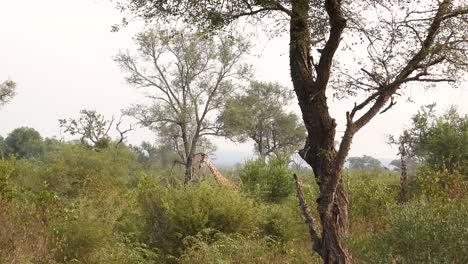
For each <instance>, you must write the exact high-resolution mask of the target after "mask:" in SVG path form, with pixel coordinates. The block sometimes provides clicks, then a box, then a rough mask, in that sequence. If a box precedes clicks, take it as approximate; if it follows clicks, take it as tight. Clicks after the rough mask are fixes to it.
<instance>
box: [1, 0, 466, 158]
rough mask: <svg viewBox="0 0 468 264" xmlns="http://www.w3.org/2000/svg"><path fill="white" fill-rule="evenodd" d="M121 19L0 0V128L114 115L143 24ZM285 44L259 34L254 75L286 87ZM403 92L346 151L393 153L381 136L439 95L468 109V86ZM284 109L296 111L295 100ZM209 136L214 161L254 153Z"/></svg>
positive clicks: (59, 2) (336, 111) (127, 93)
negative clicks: (2, 100)
mask: <svg viewBox="0 0 468 264" xmlns="http://www.w3.org/2000/svg"><path fill="white" fill-rule="evenodd" d="M121 18H122V17H121V14H120V13H119V12H118V11H117V10H116V9H114V7H113V5H112V3H109V1H107V0H41V1H38V0H0V38H1V39H2V41H0V80H5V79H12V80H14V81H15V82H17V83H18V89H17V96H16V97H15V98H14V99H13V101H12V102H10V103H9V104H7V105H6V106H4V107H3V108H1V109H0V135H2V136H6V135H7V134H8V133H9V132H10V131H11V130H13V129H14V128H17V127H21V126H29V127H34V128H35V129H37V130H38V131H39V132H40V133H41V134H42V135H43V136H45V137H52V136H57V137H60V136H61V135H60V129H59V127H58V121H57V120H58V119H59V118H68V117H75V116H77V114H78V112H79V110H81V109H83V108H88V109H96V110H97V111H98V112H100V113H103V114H104V115H106V116H108V117H111V116H112V115H115V116H118V115H119V113H120V110H121V109H124V108H126V107H128V106H129V105H131V104H132V103H137V102H138V101H141V100H142V96H141V95H140V94H139V93H138V92H137V91H136V90H135V89H134V88H133V87H130V86H128V85H126V84H125V81H124V74H123V73H122V72H121V71H120V69H119V68H118V67H117V65H116V63H115V62H114V61H113V59H112V57H113V56H114V55H115V54H117V52H118V51H119V50H125V49H127V48H131V46H132V39H131V38H132V37H133V36H134V34H135V33H137V32H138V31H139V30H141V29H142V28H141V25H137V24H132V25H130V26H129V27H127V28H125V29H124V30H122V31H120V32H118V33H111V32H110V29H111V25H113V24H116V23H118V22H119V21H120V20H121ZM288 47H289V46H288V42H287V38H278V39H274V40H271V41H261V44H260V45H259V46H258V47H257V48H256V49H255V50H256V54H257V55H259V56H257V57H255V58H254V59H252V61H251V62H252V63H253V64H254V67H255V69H256V71H257V77H258V78H259V79H261V80H264V81H278V82H280V83H282V84H284V85H287V86H288V87H291V84H290V77H289V63H288ZM407 94H410V95H412V98H413V100H414V101H415V103H409V102H404V100H401V101H399V102H398V104H397V105H396V106H395V107H394V108H393V109H391V110H390V111H388V112H387V113H385V114H383V115H379V116H377V117H376V118H375V119H374V120H372V121H371V123H370V124H369V125H367V126H366V127H364V128H363V129H362V130H361V131H360V132H359V133H358V134H357V135H356V137H355V139H354V143H353V146H352V149H351V153H350V155H351V156H357V155H363V154H367V155H371V156H374V157H377V158H380V159H391V158H393V157H395V155H396V152H397V150H396V148H391V147H390V146H388V145H387V144H386V143H385V142H386V136H385V135H387V134H398V133H400V132H401V130H402V129H403V128H405V127H406V126H408V125H409V124H410V120H409V118H410V117H411V116H412V115H413V114H414V113H416V111H417V110H418V109H419V107H420V106H421V105H424V104H429V103H432V102H437V104H438V108H437V109H438V111H443V110H445V109H447V108H448V106H449V105H451V104H455V105H458V106H459V108H460V110H461V111H462V112H464V113H466V112H468V106H467V105H466V103H465V102H466V101H467V94H468V85H464V88H463V89H452V88H449V87H441V88H439V89H436V90H430V91H427V92H425V91H421V90H420V89H417V88H413V89H412V90H409V91H408V92H407ZM353 103H354V100H347V101H333V102H331V103H330V109H331V112H332V114H333V116H334V117H335V118H336V119H337V121H338V123H339V128H338V130H343V126H341V127H340V124H341V125H342V124H343V120H344V113H345V111H346V110H349V109H350V108H351V107H352V105H353ZM464 103H465V104H464ZM290 109H292V110H294V111H296V112H297V113H299V111H298V107H297V105H296V102H294V105H293V106H291V108H290ZM338 134H339V133H338ZM142 140H147V141H152V140H153V136H152V134H151V133H149V132H148V131H145V130H144V129H138V130H137V131H136V132H135V133H133V134H131V135H130V136H129V142H130V143H133V144H138V143H139V142H141V141H142ZM215 142H216V143H217V145H218V152H217V155H216V156H217V163H218V164H234V163H236V162H242V161H244V160H245V159H247V158H248V157H250V156H251V155H252V149H253V145H252V144H240V145H238V144H234V143H231V142H227V141H224V140H221V139H217V140H215Z"/></svg>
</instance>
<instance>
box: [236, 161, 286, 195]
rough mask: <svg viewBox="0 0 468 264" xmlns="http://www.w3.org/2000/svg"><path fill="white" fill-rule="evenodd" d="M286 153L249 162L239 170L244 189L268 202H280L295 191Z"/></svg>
mask: <svg viewBox="0 0 468 264" xmlns="http://www.w3.org/2000/svg"><path fill="white" fill-rule="evenodd" d="M288 162H289V159H288V157H287V156H285V155H276V156H274V157H271V158H270V160H269V161H268V163H266V162H265V161H263V160H262V159H258V160H255V161H250V162H247V163H246V164H245V165H244V166H243V167H242V168H241V169H240V172H239V175H240V178H241V180H242V189H243V190H245V191H247V192H249V193H251V194H254V195H256V196H257V197H259V198H260V199H261V200H264V201H267V202H280V201H281V200H283V199H285V198H286V197H288V196H289V195H291V194H292V193H293V191H294V189H293V179H292V173H290V172H289V169H288Z"/></svg>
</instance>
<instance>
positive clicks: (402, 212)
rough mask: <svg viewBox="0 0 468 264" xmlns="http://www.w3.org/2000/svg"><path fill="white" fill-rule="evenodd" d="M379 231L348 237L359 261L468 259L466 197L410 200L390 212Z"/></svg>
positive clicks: (464, 261) (410, 261) (428, 261)
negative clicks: (459, 199) (386, 224)
mask: <svg viewBox="0 0 468 264" xmlns="http://www.w3.org/2000/svg"><path fill="white" fill-rule="evenodd" d="M390 220H391V224H390V226H389V227H388V228H387V229H386V230H385V231H383V232H381V233H379V234H376V235H375V236H373V237H371V238H369V239H366V238H362V237H361V238H358V239H356V238H354V239H350V241H349V242H350V243H349V244H350V246H351V248H352V249H353V252H354V254H355V256H356V257H358V258H359V263H408V264H409V263H468V255H467V254H466V249H467V248H468V228H467V227H468V201H467V200H465V201H463V202H458V203H441V204H434V203H432V204H430V203H425V202H413V203H411V204H407V205H404V206H399V207H398V208H397V210H395V212H394V213H393V214H391V215H390Z"/></svg>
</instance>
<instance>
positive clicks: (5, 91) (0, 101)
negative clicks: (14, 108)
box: [0, 81, 16, 107]
mask: <svg viewBox="0 0 468 264" xmlns="http://www.w3.org/2000/svg"><path fill="white" fill-rule="evenodd" d="M15 89H16V83H14V82H13V81H4V82H3V83H0V107H1V106H3V105H4V104H6V103H8V102H9V101H10V100H11V98H13V96H15Z"/></svg>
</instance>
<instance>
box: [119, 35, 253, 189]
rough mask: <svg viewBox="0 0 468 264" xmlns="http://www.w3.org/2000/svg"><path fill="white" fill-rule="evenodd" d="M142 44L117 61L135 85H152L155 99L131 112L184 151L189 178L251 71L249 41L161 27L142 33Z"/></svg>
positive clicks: (182, 158)
mask: <svg viewBox="0 0 468 264" xmlns="http://www.w3.org/2000/svg"><path fill="white" fill-rule="evenodd" d="M136 44H137V46H138V54H137V55H130V53H128V52H127V53H120V54H119V55H118V56H117V58H116V61H117V62H118V63H119V64H120V66H121V67H122V69H123V70H124V71H125V72H127V73H128V77H127V82H128V83H129V84H132V85H134V86H136V87H139V88H146V92H147V94H148V98H149V99H151V104H150V105H135V106H134V107H132V108H131V109H129V110H128V113H129V114H130V115H132V116H134V117H135V118H137V119H138V120H139V122H140V123H141V124H142V125H143V126H146V127H148V128H150V129H152V130H154V131H155V132H157V133H158V135H159V139H160V141H161V142H162V143H163V144H165V145H166V146H170V147H171V148H172V149H173V150H174V151H175V152H176V153H177V154H178V156H179V160H178V161H179V162H180V163H182V164H183V165H184V166H185V169H186V170H185V171H186V173H185V182H188V181H190V180H191V179H192V174H193V171H192V167H193V159H194V156H195V155H196V154H197V153H198V152H209V151H212V150H211V149H212V147H213V146H212V144H210V142H209V140H208V138H207V136H216V135H218V134H219V133H220V124H219V123H218V122H217V118H216V117H217V114H218V113H219V111H218V110H220V109H221V108H222V107H223V105H224V101H225V99H226V97H228V96H229V95H230V94H231V93H232V91H233V89H234V87H235V85H236V81H237V80H239V79H242V78H244V77H247V76H248V74H249V72H250V67H248V66H247V65H245V64H243V63H242V59H243V56H244V55H245V54H246V53H247V51H248V49H249V44H248V43H247V42H246V41H244V40H243V39H241V38H236V37H232V36H230V37H219V38H215V37H210V36H207V35H204V34H197V33H190V32H188V31H165V30H157V29H154V30H149V31H146V32H143V33H141V34H139V35H138V36H137V37H136Z"/></svg>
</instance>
